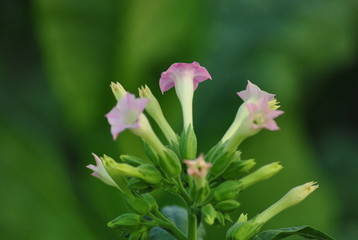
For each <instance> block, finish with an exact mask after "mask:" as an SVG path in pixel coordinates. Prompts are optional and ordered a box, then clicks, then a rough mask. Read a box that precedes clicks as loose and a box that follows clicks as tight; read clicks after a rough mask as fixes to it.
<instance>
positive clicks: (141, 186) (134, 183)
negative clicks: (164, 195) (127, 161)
mask: <svg viewBox="0 0 358 240" xmlns="http://www.w3.org/2000/svg"><path fill="white" fill-rule="evenodd" d="M159 186H160V185H157V186H154V185H151V184H149V183H147V182H144V181H142V180H140V179H138V178H130V179H129V180H128V184H127V187H128V188H129V189H131V190H132V191H136V192H137V193H140V194H142V193H148V192H151V191H153V190H154V189H155V188H158V187H159Z"/></svg>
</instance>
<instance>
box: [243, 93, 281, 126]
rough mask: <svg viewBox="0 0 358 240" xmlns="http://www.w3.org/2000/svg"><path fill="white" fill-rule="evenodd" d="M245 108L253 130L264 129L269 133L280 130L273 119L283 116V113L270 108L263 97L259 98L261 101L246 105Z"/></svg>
mask: <svg viewBox="0 0 358 240" xmlns="http://www.w3.org/2000/svg"><path fill="white" fill-rule="evenodd" d="M246 108H247V110H248V111H249V115H250V119H251V121H252V127H253V128H254V129H260V128H266V129H269V130H271V131H274V130H279V129H280V128H279V127H278V126H277V124H276V122H275V121H274V119H275V118H276V117H278V116H280V115H281V114H283V111H280V110H274V109H272V108H270V104H269V102H268V101H267V98H265V97H264V96H261V100H260V101H259V102H257V103H253V102H251V103H247V104H246Z"/></svg>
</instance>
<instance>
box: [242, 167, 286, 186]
mask: <svg viewBox="0 0 358 240" xmlns="http://www.w3.org/2000/svg"><path fill="white" fill-rule="evenodd" d="M282 168H283V167H282V165H281V164H280V163H279V162H274V163H270V164H267V165H265V166H263V167H261V168H259V169H258V170H256V171H255V172H253V173H250V174H249V175H247V176H245V177H243V178H242V179H240V182H241V184H242V185H243V189H245V188H248V187H250V186H251V185H253V184H255V183H258V182H261V181H263V180H266V179H268V178H270V177H272V176H273V175H275V174H276V173H278V172H279V171H280V170H281V169H282Z"/></svg>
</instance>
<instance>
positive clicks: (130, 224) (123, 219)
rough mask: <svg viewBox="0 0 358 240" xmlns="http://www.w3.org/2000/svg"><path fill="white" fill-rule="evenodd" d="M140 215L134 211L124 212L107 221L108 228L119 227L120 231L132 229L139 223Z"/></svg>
mask: <svg viewBox="0 0 358 240" xmlns="http://www.w3.org/2000/svg"><path fill="white" fill-rule="evenodd" d="M141 220H142V217H141V216H140V215H138V214H136V213H125V214H122V215H120V216H118V217H117V218H115V219H114V220H112V221H110V222H109V223H108V227H110V228H119V229H120V230H122V231H133V230H135V229H137V228H138V227H139V225H140V224H141Z"/></svg>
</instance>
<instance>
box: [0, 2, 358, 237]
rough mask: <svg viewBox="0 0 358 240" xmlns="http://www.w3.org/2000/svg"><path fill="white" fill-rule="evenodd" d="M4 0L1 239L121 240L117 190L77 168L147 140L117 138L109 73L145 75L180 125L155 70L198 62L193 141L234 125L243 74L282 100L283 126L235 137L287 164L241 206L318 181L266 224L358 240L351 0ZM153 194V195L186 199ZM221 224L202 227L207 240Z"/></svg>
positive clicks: (212, 139) (133, 78) (263, 203)
mask: <svg viewBox="0 0 358 240" xmlns="http://www.w3.org/2000/svg"><path fill="white" fill-rule="evenodd" d="M0 2H1V5H0V19H1V21H0V29H1V30H0V105H1V115H0V153H1V154H0V159H1V167H0V190H1V196H0V232H1V239H9V240H14V239H16V240H17V239H29V240H31V239H36V240H47V239H51V240H57V239H61V240H63V239H69V240H72V239H87V240H92V239H93V240H95V239H116V236H117V233H116V232H115V231H113V230H111V229H107V226H106V223H107V222H108V221H109V220H111V219H113V218H115V217H116V216H117V215H119V214H120V213H123V212H124V211H125V209H124V207H123V202H122V201H121V199H120V198H119V196H118V194H117V192H116V191H115V189H113V188H110V187H108V186H106V185H104V184H102V183H101V182H100V181H98V180H96V179H95V178H93V177H91V176H90V171H89V170H88V169H86V168H85V166H86V165H87V164H90V163H93V159H92V156H91V152H95V153H97V154H103V153H106V154H108V155H110V156H113V157H117V156H119V154H122V153H132V154H137V155H139V156H141V155H143V152H142V149H141V144H140V141H139V140H138V139H136V138H135V137H133V136H131V134H129V133H127V132H126V133H124V134H122V135H121V136H120V137H119V139H118V140H117V141H116V142H113V141H112V138H111V135H110V132H109V126H108V123H107V121H106V119H105V118H104V117H103V116H104V114H106V113H107V112H108V111H109V110H110V109H111V108H112V107H113V106H114V104H115V100H114V97H113V96H112V94H111V91H110V88H109V83H110V82H111V81H118V82H120V83H122V84H123V85H124V86H125V88H126V89H127V90H129V91H131V92H137V87H139V86H140V85H143V84H147V85H148V86H149V87H150V88H151V89H152V91H153V92H154V93H155V94H156V95H157V97H158V99H159V100H160V101H161V103H162V107H163V109H164V112H165V115H166V116H167V118H168V119H169V121H170V123H171V124H172V126H173V128H174V129H176V130H177V131H181V112H180V106H179V103H178V101H177V99H176V96H175V92H174V91H169V92H168V93H166V94H165V95H161V94H160V91H159V86H158V80H159V77H160V73H161V72H162V71H165V70H166V69H167V68H168V67H169V66H170V65H171V64H172V63H174V62H192V61H198V62H200V63H201V65H203V66H205V67H206V68H207V69H208V71H209V72H210V74H211V75H212V77H213V81H206V82H204V83H202V84H201V85H200V87H199V88H198V90H197V91H196V95H195V102H194V112H195V115H194V118H195V120H194V121H195V124H196V132H197V135H198V137H199V150H200V151H201V152H206V151H207V149H208V148H209V147H210V146H212V145H213V144H215V143H216V142H217V141H218V140H219V139H220V138H221V136H222V135H223V133H224V132H225V130H226V128H227V127H228V126H229V124H230V123H231V121H232V119H233V118H234V116H235V113H236V110H237V108H238V107H239V105H240V104H241V100H240V99H239V98H238V97H237V96H236V94H235V92H237V91H240V90H242V89H244V87H245V85H246V80H247V79H249V80H251V81H252V82H253V83H255V84H258V85H259V86H260V87H261V88H262V89H264V90H266V91H268V92H273V93H276V94H277V96H278V99H279V101H280V102H281V105H282V109H283V110H284V111H285V114H284V115H283V116H281V117H280V118H279V120H278V123H279V125H280V126H281V131H279V132H268V131H263V132H261V133H260V134H259V135H257V136H256V137H254V138H251V139H249V140H247V141H246V142H245V143H244V144H243V145H242V148H241V150H242V151H243V156H244V157H245V158H252V157H254V158H256V160H257V162H258V165H259V166H260V165H263V164H265V163H269V162H272V161H281V163H282V164H283V165H284V167H285V168H284V171H282V172H280V173H279V174H278V175H277V176H275V177H274V178H272V179H270V180H268V181H266V182H264V183H260V184H259V185H257V186H255V187H254V188H252V189H250V190H248V191H247V192H246V193H245V194H244V196H243V197H242V198H241V201H242V208H241V209H240V211H238V212H237V215H238V214H239V213H241V211H243V212H245V213H249V216H251V217H252V216H254V215H255V214H257V213H258V212H260V211H262V210H263V209H265V208H266V207H268V206H269V205H270V204H272V203H273V202H274V201H276V200H277V199H279V198H280V197H281V196H282V195H283V194H284V193H285V192H286V191H287V190H288V189H290V188H292V187H294V186H297V185H300V184H302V183H305V182H307V181H311V180H315V181H318V182H319V183H320V189H319V190H317V191H316V192H315V193H314V194H313V195H312V196H310V197H309V198H308V199H307V200H306V201H305V202H303V203H302V204H300V205H299V206H296V207H293V208H292V209H289V210H287V211H286V212H284V213H282V214H280V215H279V216H277V217H276V218H275V219H273V220H272V221H271V222H270V223H269V224H267V225H266V226H265V228H266V229H267V228H279V227H287V226H292V225H296V226H298V225H304V224H310V225H312V226H313V227H317V228H320V229H322V230H324V231H326V232H328V233H330V234H332V235H334V236H335V237H336V238H337V239H339V240H354V239H357V235H358V228H357V226H358V208H357V203H358V187H357V183H358V174H357V173H356V172H357V170H358V161H357V160H358V159H357V156H358V148H357V142H358V141H357V140H358V139H357V138H358V135H357V131H358V128H357V122H358V117H357V103H358V102H357V90H358V84H357V80H358V30H357V29H358V14H357V12H358V2H357V1H355V0H346V1H338V0H316V1H312V0H300V1H298V0H296V1H295V0H276V1H263V0H256V1H254V0H251V1H249V0H238V1H229V0H227V1H202V0H197V1H171V0H157V1H144V0H136V1H119V0H106V1H95V0H86V1H84V0H77V1H73V0H32V1H31V0H30V1H25V0H23V1H21V0H11V1H10V0H7V1H6V0H1V1H0ZM161 137H162V136H161ZM156 194H157V196H158V197H159V198H160V199H161V200H160V205H161V206H164V205H167V204H171V202H170V201H173V202H176V203H179V204H181V202H180V201H178V199H176V198H174V197H172V196H170V195H166V194H164V193H156ZM164 198H165V199H164ZM223 234H224V228H221V229H216V228H214V229H210V230H209V231H208V237H207V239H208V240H210V239H212V240H214V239H223V237H222V236H223Z"/></svg>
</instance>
